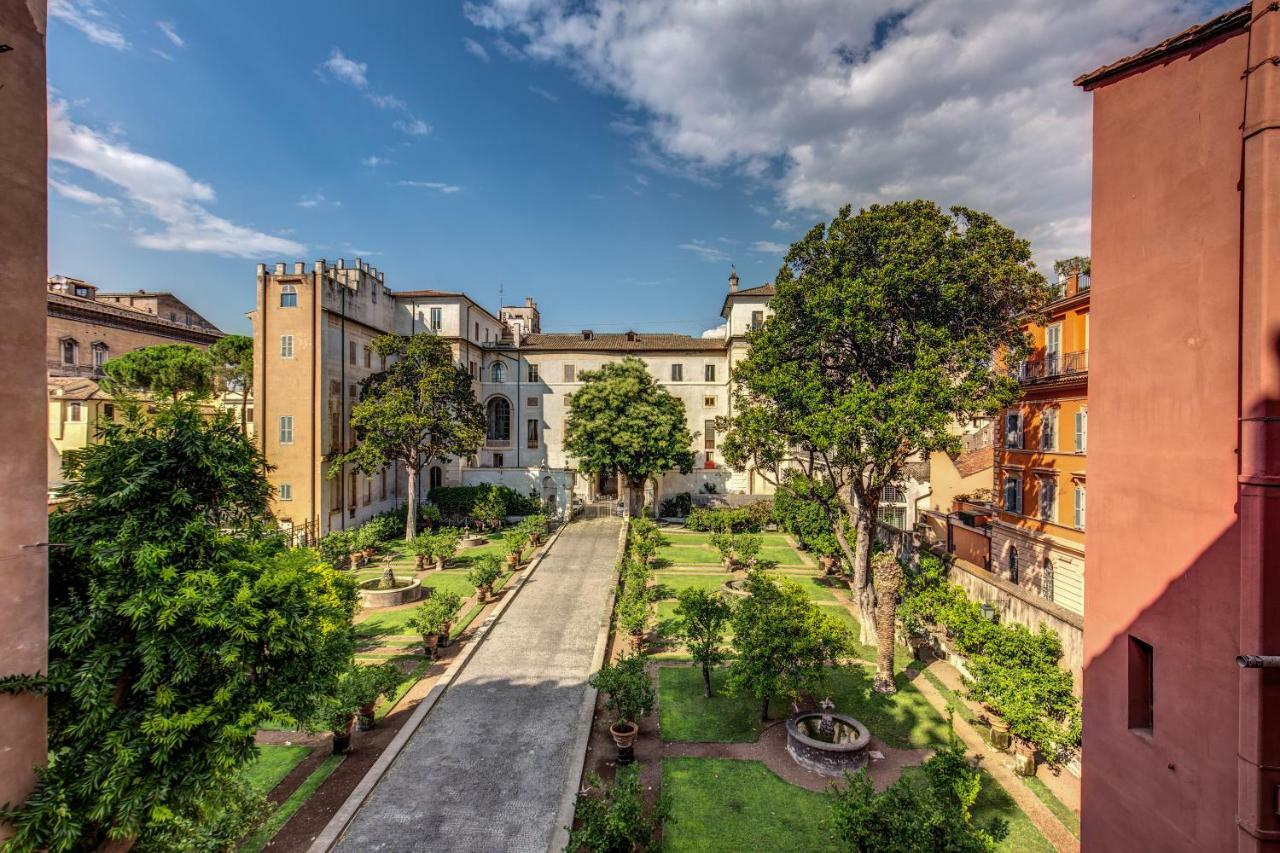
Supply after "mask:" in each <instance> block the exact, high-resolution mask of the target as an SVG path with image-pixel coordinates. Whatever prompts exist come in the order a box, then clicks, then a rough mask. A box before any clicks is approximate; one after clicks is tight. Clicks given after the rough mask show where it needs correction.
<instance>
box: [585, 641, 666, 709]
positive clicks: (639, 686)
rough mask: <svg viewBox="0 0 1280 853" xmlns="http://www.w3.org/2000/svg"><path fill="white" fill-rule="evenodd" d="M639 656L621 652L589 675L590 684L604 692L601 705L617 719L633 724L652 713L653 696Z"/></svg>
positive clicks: (647, 671) (642, 657) (651, 684)
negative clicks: (616, 657) (593, 673)
mask: <svg viewBox="0 0 1280 853" xmlns="http://www.w3.org/2000/svg"><path fill="white" fill-rule="evenodd" d="M646 664H647V661H646V659H645V657H644V656H643V655H639V654H631V655H623V656H622V657H620V658H618V659H617V660H616V661H614V662H613V663H612V664H606V665H605V667H604V668H603V669H601V670H600V671H599V672H597V673H596V674H595V675H593V676H591V686H592V687H594V688H596V689H597V690H599V691H600V692H601V693H603V694H605V700H604V708H605V710H606V711H609V712H610V713H612V714H613V715H614V719H615V720H616V721H617V722H620V723H622V722H626V723H634V722H635V721H636V719H637V718H639V717H643V716H646V715H648V714H651V713H653V703H654V700H655V699H656V696H655V694H654V690H653V683H652V682H650V681H649V670H648V668H647V666H646Z"/></svg>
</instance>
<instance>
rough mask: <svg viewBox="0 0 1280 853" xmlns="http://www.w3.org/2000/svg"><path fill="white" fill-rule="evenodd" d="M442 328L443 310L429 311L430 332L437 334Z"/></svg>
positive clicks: (434, 309)
mask: <svg viewBox="0 0 1280 853" xmlns="http://www.w3.org/2000/svg"><path fill="white" fill-rule="evenodd" d="M442 328H444V309H442V308H432V309H431V331H433V332H438V331H440V330H441V329H442Z"/></svg>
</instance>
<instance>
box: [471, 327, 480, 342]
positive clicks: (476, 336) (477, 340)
mask: <svg viewBox="0 0 1280 853" xmlns="http://www.w3.org/2000/svg"><path fill="white" fill-rule="evenodd" d="M472 340H474V341H476V342H477V343H479V341H480V324H479V323H476V334H475V337H474V338H472Z"/></svg>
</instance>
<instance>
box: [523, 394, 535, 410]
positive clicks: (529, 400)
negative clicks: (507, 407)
mask: <svg viewBox="0 0 1280 853" xmlns="http://www.w3.org/2000/svg"><path fill="white" fill-rule="evenodd" d="M524 405H525V408H527V409H536V408H538V398H537V397H525V398H524Z"/></svg>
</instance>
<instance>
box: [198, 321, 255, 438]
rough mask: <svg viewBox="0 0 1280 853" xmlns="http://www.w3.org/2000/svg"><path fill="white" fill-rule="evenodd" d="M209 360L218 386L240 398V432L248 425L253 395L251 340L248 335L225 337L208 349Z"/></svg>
mask: <svg viewBox="0 0 1280 853" xmlns="http://www.w3.org/2000/svg"><path fill="white" fill-rule="evenodd" d="M209 360H210V361H212V362H213V375H214V379H215V380H216V381H217V383H218V386H219V387H221V388H223V389H225V390H227V391H235V392H237V393H239V394H240V395H241V397H240V431H241V432H244V431H245V429H246V427H247V425H248V411H247V407H248V404H249V395H250V394H251V393H253V338H251V337H249V336H248V335H227V336H226V337H225V338H220V339H218V340H217V341H215V342H214V344H213V346H211V347H209Z"/></svg>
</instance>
